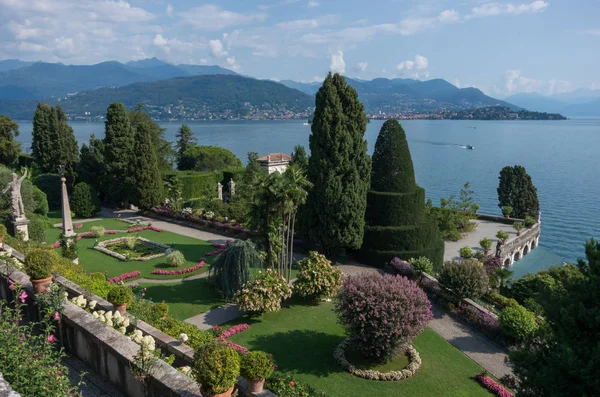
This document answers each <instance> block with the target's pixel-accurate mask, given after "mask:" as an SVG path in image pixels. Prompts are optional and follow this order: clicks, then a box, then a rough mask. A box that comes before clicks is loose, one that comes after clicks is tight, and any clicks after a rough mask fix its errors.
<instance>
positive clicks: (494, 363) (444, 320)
mask: <svg viewBox="0 0 600 397" xmlns="http://www.w3.org/2000/svg"><path fill="white" fill-rule="evenodd" d="M117 214H121V217H122V218H124V217H137V218H141V217H139V216H137V215H136V212H135V211H132V210H125V211H112V210H108V209H103V210H102V212H101V216H102V217H104V218H109V217H110V218H114V217H116V216H117ZM146 219H147V220H148V221H151V222H152V224H153V225H155V226H158V227H160V228H161V229H164V230H168V231H170V232H173V233H177V234H182V235H185V236H190V237H195V238H197V239H200V240H204V241H210V242H218V243H221V244H222V243H223V242H224V241H226V240H227V239H226V238H225V237H223V236H221V235H217V234H214V233H210V232H206V231H202V230H197V229H194V228H190V227H186V226H182V225H178V224H174V223H170V222H166V221H161V220H157V219H150V218H146ZM299 256H301V255H299ZM339 268H340V270H342V272H343V273H344V274H346V275H351V274H357V273H363V272H382V270H381V269H376V268H373V267H370V266H366V265H363V264H360V263H358V262H351V263H348V264H340V265H339ZM207 275H208V272H206V273H202V274H198V275H195V276H190V277H187V278H183V279H169V280H153V279H138V280H134V281H131V282H129V283H128V284H131V283H136V282H144V283H157V284H162V283H176V282H185V281H187V280H195V279H198V278H203V277H206V276H207ZM432 311H433V319H432V320H431V322H430V323H429V326H430V327H431V328H432V329H433V330H434V331H435V332H437V333H438V334H439V335H440V336H442V337H443V338H444V339H446V340H447V341H448V342H449V343H450V344H452V345H453V346H454V347H456V348H457V349H459V350H461V351H462V352H463V353H464V354H466V355H467V356H468V357H470V358H471V359H472V360H473V361H475V362H476V363H477V364H479V365H480V366H481V367H483V368H484V369H486V370H487V371H488V372H490V373H491V374H492V375H494V376H495V377H496V378H501V377H502V376H504V375H512V369H511V368H510V366H509V365H508V364H507V360H508V355H507V353H506V351H505V350H504V349H503V348H502V347H500V346H499V345H498V344H496V343H495V342H493V341H492V340H491V339H489V338H487V337H486V336H485V335H483V334H482V333H480V332H479V331H476V330H474V329H473V328H471V327H469V326H468V325H466V324H465V323H463V322H461V321H459V320H457V319H456V318H454V317H452V316H451V315H449V314H448V313H446V312H445V311H444V310H443V309H442V308H440V307H439V306H437V305H435V304H434V305H433V307H432ZM242 314H243V313H242V312H241V311H240V310H239V309H238V308H237V307H236V306H235V305H233V304H227V305H224V306H221V307H218V308H216V309H213V310H211V311H209V312H207V313H202V314H199V315H197V316H194V317H191V318H188V319H186V320H185V321H186V322H188V323H190V324H194V325H195V326H197V327H198V328H200V329H203V330H206V329H210V328H211V327H212V325H220V324H224V323H226V322H229V321H231V320H234V319H236V318H238V317H240V316H241V315H242Z"/></svg>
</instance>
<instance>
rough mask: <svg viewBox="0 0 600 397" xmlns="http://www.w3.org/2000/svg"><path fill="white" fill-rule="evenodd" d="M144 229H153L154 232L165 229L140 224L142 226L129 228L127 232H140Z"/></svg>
mask: <svg viewBox="0 0 600 397" xmlns="http://www.w3.org/2000/svg"><path fill="white" fill-rule="evenodd" d="M144 230H152V231H154V232H162V231H163V230H162V229H161V228H159V227H156V226H152V225H146V226H140V227H132V228H131V229H129V230H127V233H138V232H143V231H144Z"/></svg>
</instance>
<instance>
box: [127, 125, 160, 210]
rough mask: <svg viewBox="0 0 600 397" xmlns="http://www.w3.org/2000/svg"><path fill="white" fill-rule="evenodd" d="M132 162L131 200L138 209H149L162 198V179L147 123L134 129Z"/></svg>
mask: <svg viewBox="0 0 600 397" xmlns="http://www.w3.org/2000/svg"><path fill="white" fill-rule="evenodd" d="M134 152H135V153H136V156H135V160H134V163H133V182H134V192H133V201H134V203H135V204H136V205H137V206H138V207H139V208H140V209H149V208H152V207H153V206H155V205H157V204H158V203H159V202H160V201H161V199H162V198H163V197H162V196H163V194H162V193H163V187H162V179H161V177H160V172H159V169H158V161H157V160H156V152H155V148H154V145H153V142H152V133H151V128H149V124H147V123H143V124H139V125H138V126H137V128H136V131H135V145H134Z"/></svg>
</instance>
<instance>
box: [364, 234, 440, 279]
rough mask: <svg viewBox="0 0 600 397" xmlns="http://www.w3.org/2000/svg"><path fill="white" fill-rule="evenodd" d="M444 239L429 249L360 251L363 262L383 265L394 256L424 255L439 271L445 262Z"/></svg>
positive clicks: (435, 270) (436, 270)
mask: <svg viewBox="0 0 600 397" xmlns="http://www.w3.org/2000/svg"><path fill="white" fill-rule="evenodd" d="M444 248H445V247H444V241H443V240H442V239H440V240H439V241H437V242H435V244H434V245H433V246H432V247H429V248H427V249H423V250H419V251H414V250H405V251H398V250H387V251H386V250H378V249H372V248H364V245H363V249H362V250H361V251H360V252H359V256H360V260H361V262H363V263H365V264H367V265H371V266H375V267H383V266H384V265H385V264H386V263H388V262H390V261H391V260H392V259H393V258H395V257H398V258H406V259H405V260H408V259H410V258H419V257H421V256H424V257H426V258H428V259H429V260H430V261H431V262H432V263H433V269H434V272H439V271H440V270H441V268H442V266H443V263H444Z"/></svg>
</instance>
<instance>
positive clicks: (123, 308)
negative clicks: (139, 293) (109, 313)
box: [114, 303, 127, 314]
mask: <svg viewBox="0 0 600 397" xmlns="http://www.w3.org/2000/svg"><path fill="white" fill-rule="evenodd" d="M114 306H115V310H117V311H118V312H119V313H121V314H125V312H126V311H127V303H123V304H122V305H114Z"/></svg>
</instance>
